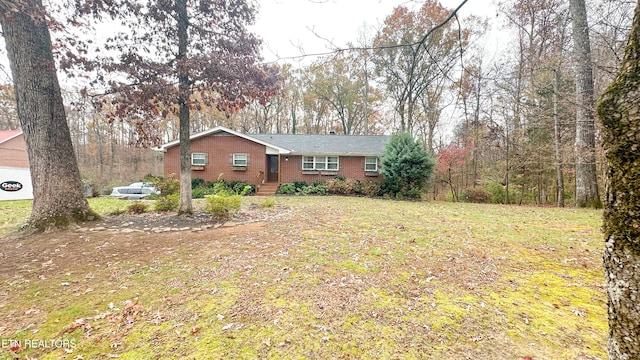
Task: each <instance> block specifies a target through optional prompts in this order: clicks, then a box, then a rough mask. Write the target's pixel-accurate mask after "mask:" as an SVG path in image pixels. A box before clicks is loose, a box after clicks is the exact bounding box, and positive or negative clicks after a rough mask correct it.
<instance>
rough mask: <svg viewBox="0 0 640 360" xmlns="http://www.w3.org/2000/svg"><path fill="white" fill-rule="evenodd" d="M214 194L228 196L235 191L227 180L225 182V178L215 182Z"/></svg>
mask: <svg viewBox="0 0 640 360" xmlns="http://www.w3.org/2000/svg"><path fill="white" fill-rule="evenodd" d="M213 194H214V195H220V196H228V195H233V194H234V192H233V189H232V188H230V187H229V185H227V183H226V182H224V180H218V181H216V182H215V183H213Z"/></svg>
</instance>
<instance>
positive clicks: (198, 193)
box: [191, 186, 213, 199]
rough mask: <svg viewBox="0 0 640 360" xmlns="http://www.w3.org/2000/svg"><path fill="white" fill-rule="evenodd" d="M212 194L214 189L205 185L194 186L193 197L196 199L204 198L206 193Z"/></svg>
mask: <svg viewBox="0 0 640 360" xmlns="http://www.w3.org/2000/svg"><path fill="white" fill-rule="evenodd" d="M211 194H213V189H212V188H208V187H204V186H198V187H197V188H194V189H193V190H191V197H192V198H194V199H202V198H204V197H205V196H206V195H211Z"/></svg>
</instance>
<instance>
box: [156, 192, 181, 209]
mask: <svg viewBox="0 0 640 360" xmlns="http://www.w3.org/2000/svg"><path fill="white" fill-rule="evenodd" d="M178 205H180V194H171V195H167V196H161V197H160V198H158V200H156V203H155V207H154V209H155V210H156V211H175V210H177V209H178Z"/></svg>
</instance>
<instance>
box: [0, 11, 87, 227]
mask: <svg viewBox="0 0 640 360" xmlns="http://www.w3.org/2000/svg"><path fill="white" fill-rule="evenodd" d="M3 4H4V3H0V25H2V31H3V33H4V38H5V42H6V46H7V54H8V57H9V65H10V67H11V74H12V76H13V82H14V89H15V96H16V104H17V109H18V117H19V119H20V125H21V127H22V131H23V132H24V138H25V141H26V145H27V154H28V156H29V164H30V165H29V166H30V168H31V181H32V183H33V197H34V201H33V206H32V212H31V216H30V217H29V226H30V227H31V228H33V229H40V230H42V229H45V228H47V227H50V226H66V225H67V224H69V223H70V222H78V221H85V220H94V219H96V218H97V215H96V214H95V213H94V212H93V211H92V210H91V209H90V208H89V204H88V203H87V200H86V199H85V197H84V192H83V191H82V182H81V180H80V172H79V170H78V163H77V161H76V157H75V154H74V151H73V145H72V143H71V135H70V134H69V127H68V125H67V121H66V116H65V111H64V104H63V101H62V95H61V93H60V85H59V84H58V78H57V75H56V69H55V63H54V61H53V54H52V51H51V37H50V35H49V29H48V28H47V24H46V22H45V18H44V9H43V7H42V1H41V0H33V1H31V2H29V4H30V6H25V8H23V9H21V10H20V11H17V12H12V11H10V10H9V9H7V8H6V6H5V5H3Z"/></svg>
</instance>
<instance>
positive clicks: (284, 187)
mask: <svg viewBox="0 0 640 360" xmlns="http://www.w3.org/2000/svg"><path fill="white" fill-rule="evenodd" d="M278 192H279V193H280V194H285V195H289V194H295V193H296V185H295V184H294V183H284V184H280V188H279V189H278Z"/></svg>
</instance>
